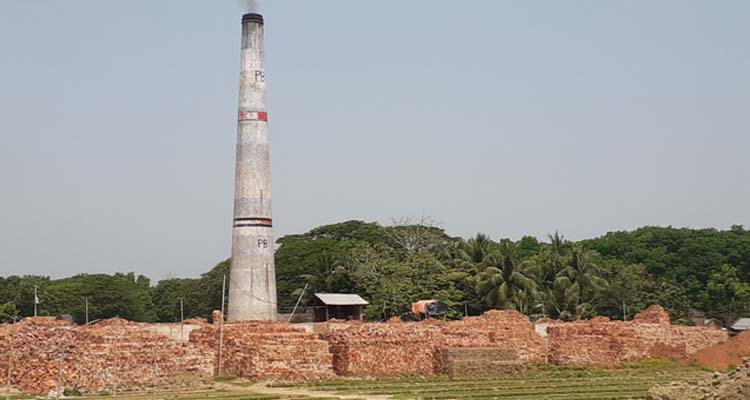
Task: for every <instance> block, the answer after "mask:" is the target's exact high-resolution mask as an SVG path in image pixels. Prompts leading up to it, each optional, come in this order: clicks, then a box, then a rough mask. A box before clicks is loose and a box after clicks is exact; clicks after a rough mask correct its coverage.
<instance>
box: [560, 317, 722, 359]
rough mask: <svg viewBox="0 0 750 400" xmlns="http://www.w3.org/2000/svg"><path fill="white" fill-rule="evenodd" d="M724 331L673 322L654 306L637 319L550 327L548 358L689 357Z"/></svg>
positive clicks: (707, 345)
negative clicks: (674, 323) (677, 324)
mask: <svg viewBox="0 0 750 400" xmlns="http://www.w3.org/2000/svg"><path fill="white" fill-rule="evenodd" d="M727 338H728V337H727V334H726V333H725V332H722V331H718V330H715V329H710V328H705V327H688V326H673V325H670V322H669V315H668V314H667V313H666V311H664V310H663V309H662V308H661V307H658V306H653V307H651V308H649V309H648V310H646V311H644V313H643V314H639V315H637V316H636V318H635V319H634V320H633V321H628V322H621V321H609V320H606V319H596V320H590V321H576V322H572V323H565V324H555V325H551V326H549V327H548V328H547V340H548V348H549V350H548V361H549V362H550V363H553V364H573V365H615V364H618V363H621V362H629V361H640V360H646V359H651V358H685V357H687V356H689V355H691V354H694V353H696V352H698V351H700V350H701V349H704V348H707V347H710V346H713V345H715V344H717V343H721V342H724V341H726V340H727Z"/></svg>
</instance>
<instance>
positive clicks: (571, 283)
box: [553, 246, 606, 317]
mask: <svg viewBox="0 0 750 400" xmlns="http://www.w3.org/2000/svg"><path fill="white" fill-rule="evenodd" d="M590 255H591V253H590V252H587V251H586V250H584V249H583V248H582V247H580V246H573V247H571V249H570V256H568V257H567V259H566V260H565V261H566V262H565V265H564V267H563V269H562V270H560V272H558V273H557V276H556V277H555V282H554V286H553V289H554V290H555V292H556V295H557V297H558V299H560V300H561V301H560V305H565V307H569V306H570V305H575V310H574V311H575V315H576V316H578V317H580V316H581V315H582V314H583V313H584V312H585V309H586V308H587V307H589V305H590V303H592V302H593V301H594V300H595V299H596V296H598V295H599V294H600V293H602V291H603V290H604V287H605V286H606V281H605V280H604V279H603V278H601V271H600V269H599V266H597V265H596V264H594V263H593V262H592V261H591V259H590ZM561 296H562V297H561ZM568 311H570V312H573V310H568Z"/></svg>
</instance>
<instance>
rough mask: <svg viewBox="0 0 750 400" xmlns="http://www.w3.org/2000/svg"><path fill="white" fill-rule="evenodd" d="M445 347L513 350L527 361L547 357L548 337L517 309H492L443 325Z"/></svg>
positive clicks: (542, 359) (545, 358) (536, 361)
mask: <svg viewBox="0 0 750 400" xmlns="http://www.w3.org/2000/svg"><path fill="white" fill-rule="evenodd" d="M442 333H443V336H444V339H443V347H444V348H467V347H483V348H496V349H513V350H516V351H517V352H518V357H519V360H520V361H521V362H522V363H525V364H541V363H544V362H546V360H547V350H546V347H545V343H544V339H543V338H542V337H541V336H540V335H538V334H537V333H536V331H535V330H534V324H533V323H532V322H531V320H530V319H529V317H527V316H525V315H523V314H521V313H519V312H517V311H513V310H492V311H488V312H486V313H484V314H483V315H481V316H479V317H469V318H465V319H463V320H461V321H455V322H450V323H446V324H443V325H442Z"/></svg>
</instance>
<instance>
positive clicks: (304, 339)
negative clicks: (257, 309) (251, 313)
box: [190, 319, 335, 380]
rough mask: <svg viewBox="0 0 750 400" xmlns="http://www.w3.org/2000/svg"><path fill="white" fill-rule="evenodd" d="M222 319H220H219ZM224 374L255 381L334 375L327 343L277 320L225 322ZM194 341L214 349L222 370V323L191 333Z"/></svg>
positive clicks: (202, 346) (205, 347) (317, 377)
mask: <svg viewBox="0 0 750 400" xmlns="http://www.w3.org/2000/svg"><path fill="white" fill-rule="evenodd" d="M217 320H219V321H220V320H221V319H217ZM223 335H224V346H223V350H222V362H221V373H222V374H228V375H234V376H241V377H244V378H248V379H254V380H265V379H280V380H319V379H328V378H332V377H334V376H335V374H334V373H333V362H332V357H331V353H330V352H329V351H328V343H326V342H325V341H323V340H320V339H319V338H318V336H317V335H315V334H312V333H307V332H305V330H303V329H300V328H296V327H293V326H290V325H287V324H283V323H280V322H275V321H255V322H235V323H227V324H224V334H223ZM190 341H191V343H194V344H197V345H198V346H199V347H201V348H204V349H206V350H208V351H211V352H213V354H214V355H215V360H216V362H215V365H216V372H217V373H218V372H219V367H218V366H219V363H218V348H219V325H213V326H206V327H203V328H202V329H199V330H196V331H193V332H192V333H191V334H190Z"/></svg>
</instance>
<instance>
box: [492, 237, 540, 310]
mask: <svg viewBox="0 0 750 400" xmlns="http://www.w3.org/2000/svg"><path fill="white" fill-rule="evenodd" d="M482 266H483V267H484V270H483V271H482V272H481V273H480V274H479V275H478V277H477V282H478V284H477V293H478V294H480V295H482V296H483V298H484V300H485V302H486V303H487V305H489V306H491V307H500V308H514V309H516V310H519V311H522V312H523V311H526V308H527V307H528V305H529V304H530V303H531V301H532V299H533V298H534V297H535V295H536V288H537V285H536V281H535V277H536V275H537V274H538V272H539V269H538V268H537V266H536V265H535V264H534V263H533V262H531V261H522V262H519V261H518V259H517V256H516V251H515V245H513V244H512V243H503V244H501V246H500V249H499V250H497V251H494V252H492V253H490V254H489V255H487V256H486V257H485V259H484V261H483V262H482Z"/></svg>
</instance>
